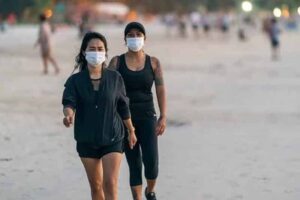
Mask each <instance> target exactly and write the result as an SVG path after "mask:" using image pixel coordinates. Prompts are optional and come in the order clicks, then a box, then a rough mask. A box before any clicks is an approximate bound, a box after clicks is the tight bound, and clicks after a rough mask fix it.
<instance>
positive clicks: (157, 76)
mask: <svg viewBox="0 0 300 200" xmlns="http://www.w3.org/2000/svg"><path fill="white" fill-rule="evenodd" d="M151 63H152V66H153V71H154V81H155V89H156V96H157V102H158V106H159V110H160V117H159V119H158V122H157V126H156V134H157V135H162V134H163V133H164V131H165V128H166V124H167V118H166V112H167V100H166V90H165V85H164V79H163V72H162V67H161V65H160V62H159V60H158V59H157V58H155V57H151Z"/></svg>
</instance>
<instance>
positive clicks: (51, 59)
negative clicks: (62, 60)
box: [49, 55, 59, 74]
mask: <svg viewBox="0 0 300 200" xmlns="http://www.w3.org/2000/svg"><path fill="white" fill-rule="evenodd" d="M49 60H50V62H51V63H52V65H53V66H54V68H55V73H56V74H58V73H59V67H58V65H57V62H56V60H55V59H54V58H53V56H52V55H50V56H49Z"/></svg>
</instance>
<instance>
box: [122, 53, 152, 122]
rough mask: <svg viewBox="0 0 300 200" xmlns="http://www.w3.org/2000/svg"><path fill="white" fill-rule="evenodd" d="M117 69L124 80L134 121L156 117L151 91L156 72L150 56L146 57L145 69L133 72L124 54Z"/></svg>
mask: <svg viewBox="0 0 300 200" xmlns="http://www.w3.org/2000/svg"><path fill="white" fill-rule="evenodd" d="M117 69H118V71H119V72H120V74H121V75H122V77H123V79H124V83H125V87H126V93H127V96H128V98H129V100H130V101H129V102H130V111H131V117H132V118H133V119H145V118H150V117H151V118H153V117H154V116H156V114H155V109H154V103H153V94H152V91H151V89H152V85H153V82H154V72H153V69H152V66H151V59H150V56H148V55H146V61H145V65H144V68H143V69H141V70H139V71H132V70H130V69H129V68H128V67H127V65H126V61H125V54H122V55H121V56H119V63H118V66H117Z"/></svg>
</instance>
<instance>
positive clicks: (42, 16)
mask: <svg viewBox="0 0 300 200" xmlns="http://www.w3.org/2000/svg"><path fill="white" fill-rule="evenodd" d="M46 19H47V17H46V15H45V14H44V13H42V14H40V16H39V20H40V21H41V22H44V21H46Z"/></svg>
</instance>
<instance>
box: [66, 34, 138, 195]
mask: <svg viewBox="0 0 300 200" xmlns="http://www.w3.org/2000/svg"><path fill="white" fill-rule="evenodd" d="M106 57H107V42H106V39H105V37H104V36H103V35H101V34H99V33H96V32H90V33H87V34H86V35H85V36H84V38H83V40H82V44H81V47H80V50H79V53H78V55H77V57H76V68H79V72H78V73H76V74H73V75H71V77H69V78H68V80H67V81H66V83H65V90H64V93H63V99H62V104H63V106H64V109H63V113H64V116H65V117H64V119H63V123H64V125H65V126H66V127H70V126H71V125H72V124H73V121H74V116H75V127H74V134H75V140H76V141H77V147H76V148H77V152H78V154H79V157H80V158H81V161H82V163H83V166H84V168H85V170H86V174H87V177H88V180H89V183H90V189H91V195H92V199H93V200H104V199H105V200H117V199H118V191H117V189H118V178H119V170H120V164H121V160H122V153H123V150H124V137H125V129H124V126H123V123H124V124H125V126H126V128H127V130H128V135H127V140H128V142H127V145H128V149H132V148H133V147H134V145H135V143H136V136H135V129H134V127H133V125H132V122H131V115H130V110H129V101H128V98H127V97H126V91H125V85H124V82H123V79H122V77H121V75H120V74H119V73H117V72H116V71H113V70H110V69H107V68H105V60H106ZM76 68H75V69H76Z"/></svg>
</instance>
